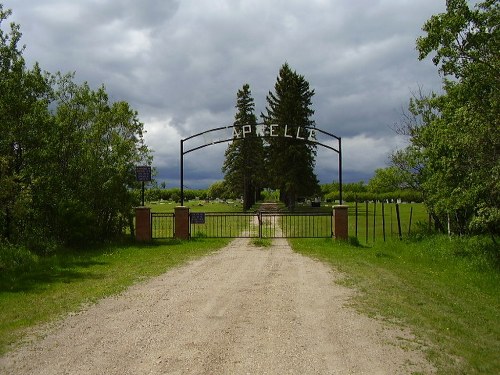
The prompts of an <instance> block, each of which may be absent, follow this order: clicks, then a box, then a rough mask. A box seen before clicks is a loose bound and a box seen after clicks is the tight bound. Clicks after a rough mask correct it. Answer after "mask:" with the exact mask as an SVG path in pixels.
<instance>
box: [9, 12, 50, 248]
mask: <svg viewBox="0 0 500 375" xmlns="http://www.w3.org/2000/svg"><path fill="white" fill-rule="evenodd" d="M10 15H11V11H10V10H5V11H4V10H3V6H2V4H0V119H1V137H0V186H1V190H0V207H1V208H0V237H3V238H5V239H7V240H9V241H13V242H17V241H21V240H27V239H28V238H32V237H33V234H35V235H37V234H39V233H37V228H36V227H35V228H32V227H31V224H32V218H33V208H32V198H33V191H32V182H33V180H34V178H35V176H36V170H37V169H38V167H39V166H40V161H39V154H40V146H43V145H44V144H45V139H46V135H45V132H44V128H45V127H46V125H47V123H48V119H49V114H48V110H47V104H48V100H49V93H50V86H49V81H48V79H47V77H46V76H45V75H44V74H43V73H42V72H41V70H40V68H39V67H38V65H37V64H35V66H34V67H33V68H32V69H31V70H30V69H28V68H27V67H26V64H25V60H24V58H23V56H22V54H23V50H24V47H23V48H19V47H18V45H19V42H20V39H21V32H20V27H19V25H16V24H14V23H11V24H10V30H9V31H8V32H4V31H3V30H2V26H3V24H4V22H5V21H6V20H7V18H8V17H9V16H10Z"/></svg>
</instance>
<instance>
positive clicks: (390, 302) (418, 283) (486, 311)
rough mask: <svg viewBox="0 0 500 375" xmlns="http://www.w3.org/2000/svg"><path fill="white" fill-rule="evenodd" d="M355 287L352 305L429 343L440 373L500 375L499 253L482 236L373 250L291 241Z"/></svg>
mask: <svg viewBox="0 0 500 375" xmlns="http://www.w3.org/2000/svg"><path fill="white" fill-rule="evenodd" d="M290 242H291V244H292V246H293V248H294V249H295V250H296V251H297V252H299V253H302V254H304V255H307V256H311V257H314V258H319V259H322V260H326V261H327V262H329V263H331V264H332V265H333V266H334V267H335V268H336V269H338V270H340V271H341V272H343V273H344V275H345V278H344V279H343V281H342V283H343V284H346V285H349V286H351V287H355V288H356V289H357V290H359V292H360V293H358V294H356V297H354V299H353V301H352V303H353V304H354V306H356V308H358V309H359V310H360V311H362V312H364V313H367V314H369V315H370V316H373V317H378V318H381V319H386V320H388V321H391V322H398V323H401V324H403V325H406V326H409V327H410V328H411V329H412V331H413V332H414V334H415V335H416V337H417V340H418V341H419V342H421V341H423V342H428V343H430V347H429V348H428V349H426V353H427V356H428V358H429V359H430V360H431V361H432V362H433V363H435V364H436V365H437V367H438V369H439V373H441V374H498V373H500V356H499V355H498V354H499V353H500V288H499V286H500V271H499V266H498V265H499V252H498V249H497V248H496V247H495V246H494V244H493V243H492V242H491V241H490V240H489V239H485V238H479V239H478V238H472V239H449V238H448V237H446V236H440V237H431V238H425V239H422V240H420V241H414V242H407V241H398V240H394V241H388V242H386V243H384V242H383V241H379V242H377V243H376V244H375V245H374V246H373V247H364V246H352V245H349V244H348V243H345V242H336V241H333V240H329V239H294V240H291V241H290Z"/></svg>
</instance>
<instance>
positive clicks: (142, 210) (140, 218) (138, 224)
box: [135, 207, 152, 242]
mask: <svg viewBox="0 0 500 375" xmlns="http://www.w3.org/2000/svg"><path fill="white" fill-rule="evenodd" d="M135 239H136V240H137V241H142V242H148V241H151V239H152V237H151V209H150V208H149V207H136V208H135Z"/></svg>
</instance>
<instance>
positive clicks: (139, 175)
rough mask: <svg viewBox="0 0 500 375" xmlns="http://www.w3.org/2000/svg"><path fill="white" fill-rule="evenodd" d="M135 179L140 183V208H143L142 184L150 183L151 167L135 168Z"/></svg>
mask: <svg viewBox="0 0 500 375" xmlns="http://www.w3.org/2000/svg"><path fill="white" fill-rule="evenodd" d="M135 178H136V179H137V181H140V182H141V183H142V189H141V206H144V182H149V181H151V167H150V166H149V165H141V166H137V167H135Z"/></svg>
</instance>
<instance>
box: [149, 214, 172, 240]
mask: <svg viewBox="0 0 500 375" xmlns="http://www.w3.org/2000/svg"><path fill="white" fill-rule="evenodd" d="M174 219H175V215H174V214H173V213H165V212H152V213H151V238H152V239H163V238H174V236H175V220H174Z"/></svg>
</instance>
